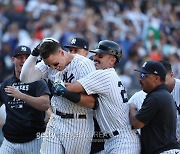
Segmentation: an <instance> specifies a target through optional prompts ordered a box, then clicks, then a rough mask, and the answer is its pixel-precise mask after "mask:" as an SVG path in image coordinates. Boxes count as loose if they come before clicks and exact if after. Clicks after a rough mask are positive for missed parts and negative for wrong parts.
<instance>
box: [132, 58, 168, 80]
mask: <svg viewBox="0 0 180 154" xmlns="http://www.w3.org/2000/svg"><path fill="white" fill-rule="evenodd" d="M135 71H137V72H141V73H144V74H155V75H158V76H160V77H161V79H163V80H165V77H166V74H167V72H166V69H165V67H164V66H163V64H161V63H160V62H158V61H152V60H150V61H147V62H145V63H144V64H143V66H142V68H141V69H135Z"/></svg>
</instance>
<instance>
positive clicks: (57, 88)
mask: <svg viewBox="0 0 180 154" xmlns="http://www.w3.org/2000/svg"><path fill="white" fill-rule="evenodd" d="M66 92H67V89H66V87H65V86H64V83H63V81H60V82H59V81H56V82H54V83H53V93H54V94H55V95H57V96H63V95H64V94H65V93H66Z"/></svg>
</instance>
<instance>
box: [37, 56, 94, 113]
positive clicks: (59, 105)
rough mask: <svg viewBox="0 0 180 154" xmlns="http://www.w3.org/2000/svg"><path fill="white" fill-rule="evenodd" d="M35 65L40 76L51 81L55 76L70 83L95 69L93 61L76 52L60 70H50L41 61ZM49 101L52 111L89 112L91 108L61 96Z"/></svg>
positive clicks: (55, 79) (54, 79)
mask: <svg viewBox="0 0 180 154" xmlns="http://www.w3.org/2000/svg"><path fill="white" fill-rule="evenodd" d="M36 67H37V68H38V69H39V70H40V71H41V72H42V78H44V79H45V78H48V79H49V80H51V82H52V83H53V82H54V81H57V78H58V79H59V80H62V81H64V82H69V83H71V82H73V81H76V80H78V79H80V78H82V77H84V76H86V75H87V74H89V73H90V72H92V71H95V70H96V68H95V66H94V63H93V62H92V61H91V60H89V59H88V58H85V57H83V56H80V55H77V54H76V55H75V56H74V58H73V60H72V61H71V63H69V64H68V65H67V66H66V67H65V69H64V70H62V71H57V70H52V69H51V68H50V67H48V66H47V65H45V63H44V62H43V61H42V62H40V63H38V64H37V65H36ZM51 103H52V104H51V105H52V107H53V111H54V110H55V109H56V110H58V111H60V112H63V113H79V114H87V113H88V112H89V111H88V110H92V109H87V108H86V107H82V106H80V105H77V104H75V103H73V102H71V101H69V100H68V99H66V98H64V97H61V96H54V97H52V99H51Z"/></svg>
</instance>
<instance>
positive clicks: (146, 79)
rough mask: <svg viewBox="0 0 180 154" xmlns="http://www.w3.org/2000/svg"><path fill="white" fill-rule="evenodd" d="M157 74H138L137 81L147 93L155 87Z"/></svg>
mask: <svg viewBox="0 0 180 154" xmlns="http://www.w3.org/2000/svg"><path fill="white" fill-rule="evenodd" d="M158 78H159V76H157V75H154V74H144V73H140V74H139V81H140V84H141V87H142V89H143V91H144V92H146V93H149V92H151V91H152V90H153V89H154V88H155V87H156V83H157V80H158Z"/></svg>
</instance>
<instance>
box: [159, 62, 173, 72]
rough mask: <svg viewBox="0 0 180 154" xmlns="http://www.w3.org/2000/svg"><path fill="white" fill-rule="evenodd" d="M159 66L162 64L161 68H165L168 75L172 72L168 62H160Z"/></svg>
mask: <svg viewBox="0 0 180 154" xmlns="http://www.w3.org/2000/svg"><path fill="white" fill-rule="evenodd" d="M160 63H161V64H163V66H164V67H165V69H166V71H167V72H168V73H170V72H172V67H171V64H170V63H169V62H168V61H165V60H164V61H163V60H162V61H160Z"/></svg>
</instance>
